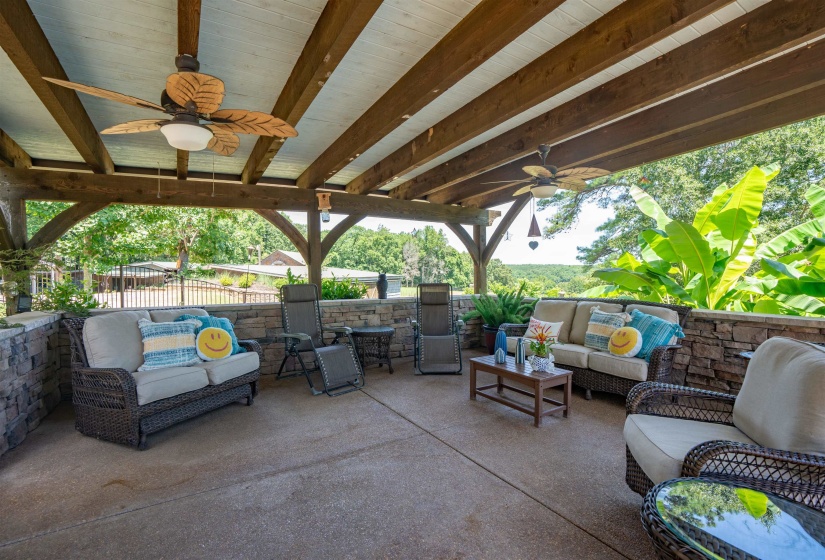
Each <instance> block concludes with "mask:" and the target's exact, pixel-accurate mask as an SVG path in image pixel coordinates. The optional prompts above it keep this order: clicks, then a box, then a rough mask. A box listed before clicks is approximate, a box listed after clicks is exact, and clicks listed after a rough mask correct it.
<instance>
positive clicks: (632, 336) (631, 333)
mask: <svg viewBox="0 0 825 560" xmlns="http://www.w3.org/2000/svg"><path fill="white" fill-rule="evenodd" d="M199 347H200V345H199ZM607 349H608V350H610V353H611V354H613V355H614V356H621V357H622V358H632V357H633V356H635V355H636V354H638V353H639V350H641V349H642V333H640V332H639V331H638V330H637V329H634V328H633V327H622V328H620V329H616V330H615V331H613V334H612V335H610V342H609V343H608V345H607Z"/></svg>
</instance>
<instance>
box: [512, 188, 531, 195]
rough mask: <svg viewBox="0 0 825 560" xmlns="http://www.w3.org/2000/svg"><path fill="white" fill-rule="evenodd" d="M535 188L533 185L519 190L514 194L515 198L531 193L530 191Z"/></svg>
mask: <svg viewBox="0 0 825 560" xmlns="http://www.w3.org/2000/svg"><path fill="white" fill-rule="evenodd" d="M532 188H533V185H527V186H526V187H521V188H520V189H519V190H517V191H516V192H514V193H513V196H520V195H523V194H524V193H529V192H530V190H531V189H532Z"/></svg>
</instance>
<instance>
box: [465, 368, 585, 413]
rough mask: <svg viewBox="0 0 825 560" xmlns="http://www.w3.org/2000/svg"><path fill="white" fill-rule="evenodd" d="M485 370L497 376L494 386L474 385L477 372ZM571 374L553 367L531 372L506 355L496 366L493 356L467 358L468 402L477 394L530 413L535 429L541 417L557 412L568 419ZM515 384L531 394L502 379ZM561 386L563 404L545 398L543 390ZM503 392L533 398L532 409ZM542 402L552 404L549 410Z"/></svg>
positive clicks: (530, 369) (531, 369) (531, 370)
mask: <svg viewBox="0 0 825 560" xmlns="http://www.w3.org/2000/svg"><path fill="white" fill-rule="evenodd" d="M477 371H485V372H487V373H492V374H493V375H495V376H497V377H498V381H497V383H493V384H492V385H483V386H481V387H477V386H476V372H477ZM572 375H573V372H572V371H570V370H566V369H559V368H554V369H553V371H552V372H544V371H533V368H531V367H530V364H516V361H515V359H514V358H513V357H511V356H507V361H506V362H505V363H503V364H497V363H496V362H495V358H494V357H493V356H482V357H480V358H471V359H470V399H472V400H476V395H481V396H482V397H486V398H488V399H490V400H491V401H496V402H497V403H501V404H503V405H505V406H509V407H510V408H514V409H516V410H518V411H520V412H524V413H525V414H529V415H530V416H532V417H533V418H534V419H535V420H534V421H533V423H534V424H535V426H536V427H538V426H541V421H542V418H544V417H545V416H547V415H549V414H555V413H556V412H563V413H564V417H565V418H567V417H568V416H570V393H571V387H572V384H573V383H572ZM505 379H508V380H510V381H515V382H516V383H519V384H521V385H526V386H527V387H530V388H532V389H533V392H532V393H531V392H530V391H525V390H524V389H520V388H518V387H513V386H512V385H507V384H506V383H504V380H505ZM560 385H562V386H563V390H564V402H559V401H555V400H553V399H549V398H547V397H545V396H544V390H545V389H549V388H550V387H558V386H560ZM490 389H496V393H497V394H493V393H492V392H486V391H488V390H490ZM504 389H509V390H510V391H514V392H516V393H519V394H520V395H527V396H528V397H533V398H534V399H535V405H534V407H533V408H528V407H526V406H524V405H522V404H521V403H518V402H515V401H513V400H510V399H508V398H506V397H504V396H503V395H504ZM544 403H549V404H552V405H555V406H554V407H552V408H546V409H545V408H544Z"/></svg>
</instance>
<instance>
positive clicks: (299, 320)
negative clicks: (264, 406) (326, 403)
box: [277, 284, 364, 397]
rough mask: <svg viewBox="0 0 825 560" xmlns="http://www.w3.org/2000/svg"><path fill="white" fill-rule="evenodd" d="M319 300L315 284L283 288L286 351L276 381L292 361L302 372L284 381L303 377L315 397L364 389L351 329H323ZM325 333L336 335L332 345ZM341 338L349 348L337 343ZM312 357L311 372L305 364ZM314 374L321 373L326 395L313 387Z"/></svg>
mask: <svg viewBox="0 0 825 560" xmlns="http://www.w3.org/2000/svg"><path fill="white" fill-rule="evenodd" d="M318 299H319V298H318V286H316V285H315V284H289V285H286V286H282V287H281V318H282V320H283V326H284V332H283V333H282V334H279V335H277V336H278V338H283V339H284V342H285V343H286V348H285V353H284V359H283V361H282V362H281V367H280V369H279V370H278V375H277V378H278V379H281V373H282V372H283V370H284V366H285V365H286V362H287V360H288V359H289V358H290V357H292V358H295V359H297V360H298V363H299V364H300V365H301V370H299V371H297V372H295V373H293V374H292V375H289V376H284V377H294V376H296V375H304V376H306V378H307V383H309V388H310V389H311V390H312V394H313V395H320V394H322V393H326V394H327V395H329V396H330V397H336V396H338V395H343V394H344V393H349V392H350V391H355V390H357V389H360V388H361V387H363V386H364V372H363V370H362V369H361V364H360V363H359V361H358V358H357V357H356V356H355V352H354V350H353V348H354V347H353V345H352V339H351V338H350V333H351V332H352V329H350V328H349V327H332V328H329V329H325V328H323V327H322V326H321V306H320V305H319V303H318ZM325 331H326V332H334V333H335V338H334V339H333V340H332V343H331V344H330V345H327V344H326V343H325V342H324V332H325ZM342 336H344V337H346V338H347V339H349V344H339V343H338V342H339V339H340V338H341V337H342ZM310 355H311V358H312V360H313V361H314V362H315V367H314V368H313V369H312V370H310V369H307V366H306V362H305V361H304V356H307V357H310ZM315 371H320V372H321V380H322V381H323V383H324V390H323V391H319V390H317V389H316V388H315V385H314V384H313V383H312V378H311V377H310V373H313V372H315Z"/></svg>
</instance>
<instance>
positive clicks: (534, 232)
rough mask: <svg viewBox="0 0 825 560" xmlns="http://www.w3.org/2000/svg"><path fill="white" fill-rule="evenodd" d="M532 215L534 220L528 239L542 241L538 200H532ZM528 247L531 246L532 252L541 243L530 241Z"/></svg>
mask: <svg viewBox="0 0 825 560" xmlns="http://www.w3.org/2000/svg"><path fill="white" fill-rule="evenodd" d="M530 214H531V215H532V218H531V220H530V230H529V231H528V232H527V237H538V238H539V239H541V228H540V227H539V223H538V221H537V220H536V199H535V198H532V199H531V200H530ZM527 245H529V246H530V248H531V249H532V250H534V251H535V250H536V247H538V246H539V242H538V241H536V240H535V239H534V240H532V241H530V243H528V244H527Z"/></svg>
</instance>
